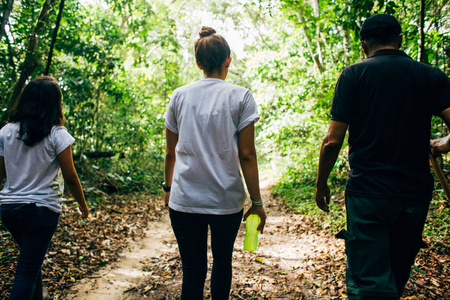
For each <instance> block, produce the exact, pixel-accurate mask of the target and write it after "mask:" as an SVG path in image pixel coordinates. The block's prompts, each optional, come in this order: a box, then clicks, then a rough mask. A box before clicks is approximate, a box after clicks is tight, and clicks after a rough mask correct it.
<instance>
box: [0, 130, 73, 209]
mask: <svg viewBox="0 0 450 300" xmlns="http://www.w3.org/2000/svg"><path fill="white" fill-rule="evenodd" d="M19 128H20V123H9V124H6V125H5V126H4V127H3V128H2V129H1V130H0V156H3V157H4V160H5V168H6V181H5V185H4V187H3V189H2V191H1V192H0V204H22V203H36V205H37V206H45V207H47V208H49V209H50V210H52V211H54V212H56V213H60V212H61V204H60V202H61V196H62V193H63V190H64V180H63V177H62V173H61V169H60V167H59V163H58V160H57V156H58V155H59V154H60V153H61V152H62V151H63V150H65V149H67V147H69V146H70V145H72V144H73V142H74V141H75V139H74V138H73V137H72V136H71V135H70V134H69V133H68V132H67V129H66V128H65V127H63V126H54V127H53V128H52V131H51V132H50V134H49V135H48V136H47V137H45V138H44V139H43V140H42V141H40V142H39V143H37V144H35V145H33V146H32V147H28V146H26V145H25V144H24V142H23V141H22V140H19V139H17V137H18V135H19Z"/></svg>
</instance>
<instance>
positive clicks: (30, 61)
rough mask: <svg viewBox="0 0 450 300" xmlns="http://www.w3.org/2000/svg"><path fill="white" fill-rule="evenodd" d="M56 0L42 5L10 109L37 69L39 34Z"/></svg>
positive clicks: (10, 102) (50, 0)
mask: <svg viewBox="0 0 450 300" xmlns="http://www.w3.org/2000/svg"><path fill="white" fill-rule="evenodd" d="M55 1H56V0H45V1H44V4H43V5H42V9H41V12H40V14H39V18H38V20H37V22H36V26H35V27H34V28H33V32H32V33H31V37H30V40H29V42H28V46H27V53H26V55H25V60H24V62H23V63H22V65H21V66H20V77H19V80H18V81H17V82H16V86H15V88H14V92H13V94H12V96H11V99H10V101H9V104H8V109H10V108H11V107H12V105H13V104H14V102H15V101H16V99H17V98H18V97H19V96H20V93H22V89H23V88H24V86H25V82H26V81H27V79H28V78H29V77H30V75H31V74H32V73H33V71H34V70H35V69H36V66H37V61H36V57H35V48H36V44H37V36H38V35H39V33H40V32H41V31H42V30H43V28H44V25H45V20H46V17H47V15H48V13H49V11H50V9H51V7H52V6H53V4H54V3H55Z"/></svg>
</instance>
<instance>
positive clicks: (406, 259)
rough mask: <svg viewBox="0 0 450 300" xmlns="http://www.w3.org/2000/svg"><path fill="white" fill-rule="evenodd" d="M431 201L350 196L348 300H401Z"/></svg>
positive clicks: (343, 234) (342, 235)
mask: <svg viewBox="0 0 450 300" xmlns="http://www.w3.org/2000/svg"><path fill="white" fill-rule="evenodd" d="M429 203H430V200H429V199H424V200H422V201H418V200H394V199H375V198H370V199H369V198H361V197H352V196H346V208H347V230H343V231H341V232H340V233H339V234H338V235H337V237H340V238H344V239H345V247H346V252H347V278H346V281H347V294H348V297H349V299H350V300H359V299H371V300H372V299H373V300H375V299H376V300H388V299H389V300H391V299H392V300H394V299H399V298H400V296H401V294H402V292H403V289H404V287H405V285H406V283H407V281H408V279H409V276H410V271H411V265H413V264H414V259H415V257H416V255H417V253H418V251H419V249H420V248H421V247H422V246H423V245H424V243H423V241H422V231H423V227H424V224H425V220H426V216H427V213H428V207H429Z"/></svg>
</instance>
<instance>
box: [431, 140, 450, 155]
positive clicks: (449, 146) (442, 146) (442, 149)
mask: <svg viewBox="0 0 450 300" xmlns="http://www.w3.org/2000/svg"><path fill="white" fill-rule="evenodd" d="M430 146H431V153H432V154H433V155H434V156H439V155H440V154H442V153H447V152H449V151H450V135H448V136H446V137H443V138H440V139H435V140H431V141H430Z"/></svg>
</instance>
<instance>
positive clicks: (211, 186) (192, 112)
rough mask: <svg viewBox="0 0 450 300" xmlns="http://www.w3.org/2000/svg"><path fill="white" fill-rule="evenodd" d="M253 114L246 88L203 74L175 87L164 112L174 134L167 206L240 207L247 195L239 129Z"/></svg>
mask: <svg viewBox="0 0 450 300" xmlns="http://www.w3.org/2000/svg"><path fill="white" fill-rule="evenodd" d="M258 120H259V115H258V109H257V106H256V103H255V100H254V99H253V95H252V94H251V92H250V91H249V90H248V89H246V88H243V87H239V86H236V85H234V84H230V83H227V82H225V81H223V80H220V79H215V78H205V79H203V80H200V81H198V82H195V83H192V84H189V85H186V86H183V87H181V88H178V89H176V90H175V91H174V93H173V95H172V98H171V100H170V103H169V106H168V109H167V112H166V113H165V115H164V124H165V126H166V128H167V129H168V130H170V131H171V132H173V133H175V134H178V143H177V146H176V149H175V151H176V161H175V168H174V174H173V181H172V190H171V193H170V201H169V207H170V208H172V209H173V210H176V211H181V212H188V213H199V214H218V215H226V214H233V213H237V212H239V211H241V210H242V208H243V207H244V201H245V198H246V195H245V191H244V186H243V183H242V179H241V177H240V173H239V157H238V154H239V153H238V133H239V131H241V130H242V129H243V128H245V127H247V126H248V125H250V124H251V123H252V122H256V121H258Z"/></svg>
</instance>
